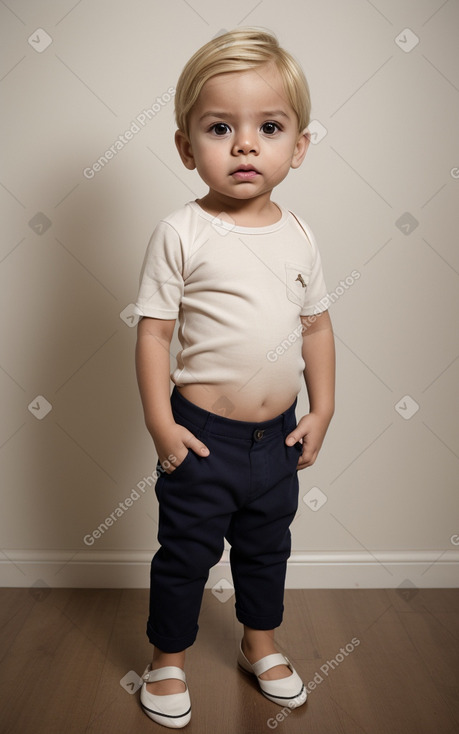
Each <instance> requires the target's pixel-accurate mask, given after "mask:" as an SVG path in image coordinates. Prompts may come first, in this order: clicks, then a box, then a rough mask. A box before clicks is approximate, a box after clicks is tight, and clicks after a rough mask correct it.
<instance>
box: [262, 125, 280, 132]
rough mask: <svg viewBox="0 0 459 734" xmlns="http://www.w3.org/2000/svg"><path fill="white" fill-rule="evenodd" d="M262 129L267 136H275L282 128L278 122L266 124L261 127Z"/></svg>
mask: <svg viewBox="0 0 459 734" xmlns="http://www.w3.org/2000/svg"><path fill="white" fill-rule="evenodd" d="M261 129H262V131H263V132H264V133H265V135H274V133H276V132H277V131H278V130H280V127H279V125H278V124H277V122H265V123H263V125H262V126H261Z"/></svg>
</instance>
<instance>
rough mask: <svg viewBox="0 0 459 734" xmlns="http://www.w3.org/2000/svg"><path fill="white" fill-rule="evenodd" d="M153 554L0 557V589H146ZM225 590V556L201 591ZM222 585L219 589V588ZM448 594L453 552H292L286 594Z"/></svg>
mask: <svg viewBox="0 0 459 734" xmlns="http://www.w3.org/2000/svg"><path fill="white" fill-rule="evenodd" d="M153 553H154V551H123V550H116V551H89V550H88V551H86V550H83V551H81V550H80V551H75V552H72V551H33V550H25V551H19V550H11V551H8V550H5V551H0V586H3V587H27V588H30V587H35V588H37V589H38V588H40V587H51V588H56V587H61V588H64V587H66V588H124V589H127V588H148V587H149V583H150V577H149V573H150V561H151V557H152V555H153ZM222 579H225V580H226V581H228V582H229V583H230V584H231V570H230V566H229V563H228V556H227V552H226V551H225V553H224V554H223V557H222V560H221V561H220V563H218V564H217V565H216V566H214V567H213V568H212V569H211V571H210V575H209V581H208V583H207V588H212V587H213V586H216V585H218V584H219V582H220V581H221V580H222ZM225 585H226V586H227V584H224V586H225ZM405 586H406V587H407V588H410V587H417V588H448V587H449V588H451V587H454V588H456V587H458V586H459V549H458V550H455V549H454V550H447V551H438V550H423V551H371V552H360V551H358V552H353V551H342V552H336V551H334V552H331V551H324V552H312V551H311V552H293V553H292V555H291V557H290V559H289V562H288V570H287V582H286V587H287V588H290V589H358V588H363V589H371V588H397V587H402V588H403V587H405Z"/></svg>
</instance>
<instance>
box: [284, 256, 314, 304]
mask: <svg viewBox="0 0 459 734" xmlns="http://www.w3.org/2000/svg"><path fill="white" fill-rule="evenodd" d="M309 276H310V272H309V271H308V270H307V269H306V268H305V266H304V265H297V264H296V263H291V262H286V263H285V287H286V292H287V298H288V299H289V301H292V303H296V304H297V306H302V305H303V303H304V298H305V295H306V291H307V289H308V284H309Z"/></svg>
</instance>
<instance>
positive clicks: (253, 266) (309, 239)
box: [135, 201, 327, 397]
mask: <svg viewBox="0 0 459 734" xmlns="http://www.w3.org/2000/svg"><path fill="white" fill-rule="evenodd" d="M279 209H280V211H281V218H280V219H279V221H277V222H276V223H275V224H271V225H269V226H267V227H239V226H235V225H233V224H232V222H231V221H229V220H230V218H229V217H225V215H223V214H222V216H221V219H220V218H217V217H213V216H212V215H211V214H208V213H207V212H205V211H204V210H203V209H202V208H201V207H200V206H199V204H197V203H196V202H195V201H190V202H188V203H187V204H186V205H185V206H184V207H182V208H181V209H178V210H177V211H175V212H173V213H172V214H170V215H169V216H168V217H166V218H165V219H163V220H161V221H160V222H159V223H158V225H157V227H156V229H155V230H154V232H153V234H152V237H151V239H150V242H149V244H148V248H147V252H146V255H145V259H144V263H143V267H142V272H141V277H140V289H139V293H138V298H137V302H136V304H135V313H136V314H138V315H139V316H147V317H150V318H158V319H176V318H177V317H178V319H179V332H178V336H179V341H180V344H181V350H180V351H179V353H178V354H177V366H176V368H175V369H174V370H173V373H172V374H171V379H172V381H173V382H174V383H175V384H176V385H177V386H178V387H181V386H183V385H187V384H190V383H193V384H196V383H197V384H212V385H217V384H222V385H223V384H225V385H231V386H232V387H233V388H234V389H236V390H239V389H241V388H242V387H243V386H245V385H247V389H249V390H250V394H251V396H253V397H256V394H258V393H259V394H260V395H264V394H266V392H267V390H269V389H272V390H276V388H277V389H278V388H279V387H282V389H283V390H285V391H286V392H292V393H293V392H295V394H297V393H299V391H300V388H301V379H302V374H303V370H304V361H303V358H302V353H301V348H302V332H301V322H300V315H303V316H306V315H312V314H317V313H321V312H322V311H325V310H326V308H327V306H326V305H324V303H327V301H326V299H325V296H326V295H327V289H326V286H325V282H324V278H323V273H322V266H321V261H320V255H319V251H318V249H317V245H316V242H315V238H314V235H313V234H312V232H311V230H310V228H309V227H308V225H307V224H306V223H305V222H303V221H302V220H300V219H299V218H298V217H296V216H294V215H293V214H292V213H291V212H289V211H287V210H286V209H284V208H283V207H279ZM225 220H227V221H225Z"/></svg>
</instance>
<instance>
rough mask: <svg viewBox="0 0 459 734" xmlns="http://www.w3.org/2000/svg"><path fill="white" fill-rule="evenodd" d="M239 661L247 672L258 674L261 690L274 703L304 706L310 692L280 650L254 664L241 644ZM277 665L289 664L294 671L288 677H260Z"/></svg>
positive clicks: (296, 706) (290, 706) (294, 706)
mask: <svg viewBox="0 0 459 734" xmlns="http://www.w3.org/2000/svg"><path fill="white" fill-rule="evenodd" d="M237 662H238V665H239V666H240V667H241V668H242V670H244V671H245V672H246V673H252V674H253V675H255V676H256V678H257V681H258V685H259V686H260V689H261V692H262V693H263V695H264V696H266V698H269V700H270V701H273V703H278V704H279V706H288V707H289V708H291V709H294V708H298V706H302V704H303V703H304V702H305V701H306V698H307V695H308V694H307V691H306V688H305V685H304V683H303V681H302V680H301V678H300V676H299V675H298V673H297V672H296V670H295V668H294V667H293V665H292V664H291V662H290V661H289V660H288V658H286V657H284V655H281V653H280V652H276V653H273V654H272V655H266V656H265V657H264V658H261V660H257V662H256V663H253V664H252V663H249V661H248V660H247V658H246V656H245V655H244V653H243V652H242V646H241V647H239V654H238V658H237ZM275 665H287V666H288V667H289V668H290V670H291V671H292V675H289V676H288V677H287V678H278V679H277V680H262V679H260V677H259V676H260V675H262V674H263V673H266V671H267V670H269V669H270V668H274V666H275Z"/></svg>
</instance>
